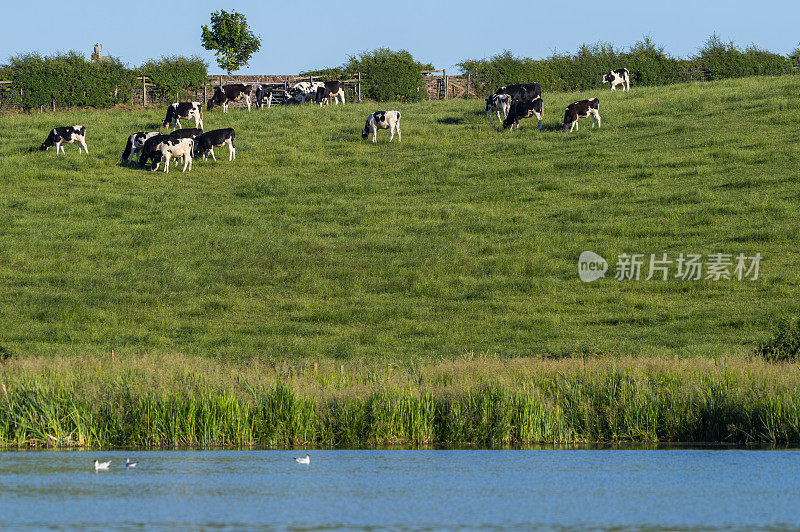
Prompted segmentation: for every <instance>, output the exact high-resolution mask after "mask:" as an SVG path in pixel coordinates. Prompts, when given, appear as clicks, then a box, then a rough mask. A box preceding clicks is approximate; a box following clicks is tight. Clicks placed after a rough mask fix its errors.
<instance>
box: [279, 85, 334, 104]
mask: <svg viewBox="0 0 800 532" xmlns="http://www.w3.org/2000/svg"><path fill="white" fill-rule="evenodd" d="M324 86H325V83H323V82H321V81H301V82H300V83H295V84H294V85H293V86H291V87H289V88H288V89H287V90H286V95H287V96H288V97H289V102H292V103H306V102H307V101H308V100H316V98H317V90H319V88H320V87H324ZM287 103H288V102H287Z"/></svg>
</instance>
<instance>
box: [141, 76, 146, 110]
mask: <svg viewBox="0 0 800 532" xmlns="http://www.w3.org/2000/svg"><path fill="white" fill-rule="evenodd" d="M146 80H147V78H146V77H145V76H142V107H147V81H146Z"/></svg>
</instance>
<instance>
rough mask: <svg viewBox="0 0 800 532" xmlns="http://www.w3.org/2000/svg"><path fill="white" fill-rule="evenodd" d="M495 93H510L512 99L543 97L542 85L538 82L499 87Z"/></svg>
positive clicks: (513, 100)
mask: <svg viewBox="0 0 800 532" xmlns="http://www.w3.org/2000/svg"><path fill="white" fill-rule="evenodd" d="M494 93H495V94H508V95H509V96H511V101H512V102H515V101H518V100H520V101H532V100H535V99H536V98H541V97H542V87H541V86H540V85H539V84H538V83H535V82H534V83H519V84H517V85H508V86H504V87H500V88H499V89H497V90H496V91H495V92H494Z"/></svg>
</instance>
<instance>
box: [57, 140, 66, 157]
mask: <svg viewBox="0 0 800 532" xmlns="http://www.w3.org/2000/svg"><path fill="white" fill-rule="evenodd" d="M58 150H61V153H63V154H64V155H66V154H67V152H65V151H64V143H62V142H59V143H58V144H56V155H58Z"/></svg>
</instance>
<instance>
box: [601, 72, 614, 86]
mask: <svg viewBox="0 0 800 532" xmlns="http://www.w3.org/2000/svg"><path fill="white" fill-rule="evenodd" d="M612 81H614V74H612V73H611V72H609V73H608V74H603V83H604V84H605V83H611V82H612Z"/></svg>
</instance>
